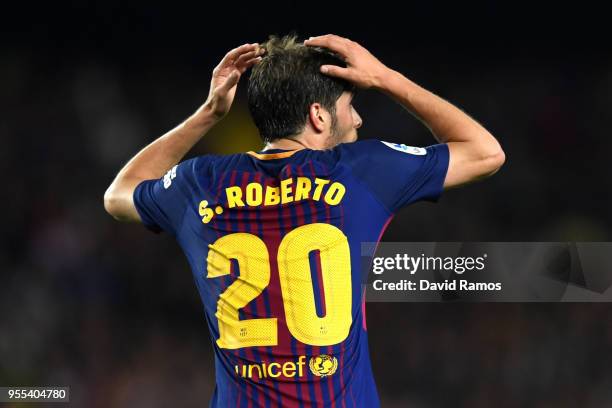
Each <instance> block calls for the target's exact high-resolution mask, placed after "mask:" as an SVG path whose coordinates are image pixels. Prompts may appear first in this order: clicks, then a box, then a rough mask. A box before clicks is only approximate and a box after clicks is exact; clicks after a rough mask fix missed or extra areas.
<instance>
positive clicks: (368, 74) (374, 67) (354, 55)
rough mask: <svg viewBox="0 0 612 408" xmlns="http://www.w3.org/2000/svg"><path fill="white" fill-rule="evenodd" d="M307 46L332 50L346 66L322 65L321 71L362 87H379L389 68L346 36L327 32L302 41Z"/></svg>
mask: <svg viewBox="0 0 612 408" xmlns="http://www.w3.org/2000/svg"><path fill="white" fill-rule="evenodd" d="M304 45H306V46H309V47H325V48H327V49H329V50H332V51H334V52H335V53H336V54H338V55H339V56H340V57H341V58H342V59H344V61H345V62H346V68H343V67H339V66H337V65H322V66H321V72H322V73H324V74H326V75H329V76H333V77H338V78H342V79H345V80H347V81H349V82H352V83H353V84H355V85H356V86H357V87H359V88H362V89H368V88H380V86H381V83H382V81H383V78H384V76H385V74H386V73H387V72H388V71H389V68H388V67H387V66H386V65H385V64H383V63H382V62H380V61H379V60H378V59H377V58H376V57H375V56H373V55H372V54H370V52H369V51H368V50H366V49H365V48H364V47H362V46H361V45H359V44H358V43H356V42H355V41H351V40H349V39H348V38H343V37H339V36H337V35H334V34H327V35H322V36H318V37H310V38H309V39H308V40H306V41H304Z"/></svg>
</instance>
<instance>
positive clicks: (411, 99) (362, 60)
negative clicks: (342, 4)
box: [304, 34, 506, 189]
mask: <svg viewBox="0 0 612 408" xmlns="http://www.w3.org/2000/svg"><path fill="white" fill-rule="evenodd" d="M304 44H305V45H307V46H315V47H317V46H320V47H325V48H328V49H331V50H332V51H334V52H336V53H338V54H339V55H340V56H342V58H343V59H344V61H345V62H346V65H347V66H346V67H339V66H336V65H323V66H322V67H321V72H322V73H324V74H326V75H329V76H333V77H338V78H342V79H345V80H347V81H350V82H352V83H353V84H355V85H356V86H358V87H359V88H363V89H369V88H372V89H376V90H379V91H380V92H382V93H384V94H386V95H388V96H390V97H391V98H393V99H394V100H396V101H397V102H398V103H400V105H402V106H403V107H404V108H406V109H407V110H408V111H409V112H410V113H412V114H413V115H414V116H416V117H417V118H418V119H419V120H421V122H423V123H424V124H425V126H427V127H428V128H429V129H430V130H431V132H432V133H433V135H434V137H435V138H436V139H437V140H438V142H440V143H445V144H446V145H447V146H448V150H449V164H448V169H447V173H446V178H445V180H444V188H446V189H448V188H451V187H458V186H461V185H464V184H467V183H471V182H473V181H477V180H480V179H483V178H486V177H489V176H491V175H493V174H494V173H495V172H497V171H498V170H499V168H500V167H501V166H502V165H503V164H504V161H505V159H506V156H505V153H504V151H503V150H502V148H501V146H500V144H499V142H498V141H497V139H496V138H495V137H494V136H493V135H492V134H491V133H489V131H488V130H487V129H485V128H484V127H483V126H482V125H481V124H480V123H478V122H477V121H476V120H474V119H472V118H471V117H470V116H469V115H467V114H466V113H464V112H463V111H462V110H461V109H459V108H458V107H456V106H454V105H453V104H451V103H450V102H447V101H446V100H444V99H442V98H441V97H439V96H437V95H435V94H434V93H432V92H430V91H428V90H426V89H424V88H422V87H420V86H419V85H417V84H415V83H414V82H412V81H411V80H409V79H408V78H406V77H405V76H404V75H402V74H401V73H399V72H397V71H394V70H392V69H390V68H389V67H387V66H386V65H385V64H383V63H382V62H381V61H379V60H378V59H377V58H376V57H374V56H373V55H372V54H371V53H370V52H369V51H368V50H367V49H365V48H364V47H362V46H361V45H360V44H358V43H356V42H354V41H351V40H349V39H347V38H342V37H339V36H337V35H332V34H328V35H324V36H318V37H311V38H310V39H308V40H306V41H304Z"/></svg>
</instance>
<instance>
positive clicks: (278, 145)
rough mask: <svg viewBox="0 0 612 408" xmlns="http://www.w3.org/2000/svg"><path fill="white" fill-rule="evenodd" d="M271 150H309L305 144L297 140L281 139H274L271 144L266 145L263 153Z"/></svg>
mask: <svg viewBox="0 0 612 408" xmlns="http://www.w3.org/2000/svg"><path fill="white" fill-rule="evenodd" d="M272 149H280V150H301V149H309V147H308V146H306V144H304V143H303V142H301V141H300V140H298V139H293V138H281V139H276V140H274V141H272V142H269V143H267V144H266V145H265V146H264V148H263V151H266V150H272Z"/></svg>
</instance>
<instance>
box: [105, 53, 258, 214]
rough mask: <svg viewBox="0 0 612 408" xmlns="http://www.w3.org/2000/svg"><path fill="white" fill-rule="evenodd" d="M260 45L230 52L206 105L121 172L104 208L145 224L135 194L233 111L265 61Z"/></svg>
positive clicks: (219, 68)
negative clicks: (249, 73)
mask: <svg viewBox="0 0 612 408" xmlns="http://www.w3.org/2000/svg"><path fill="white" fill-rule="evenodd" d="M262 53H263V49H262V48H260V47H259V44H257V43H254V44H244V45H242V46H240V47H237V48H235V49H233V50H231V51H230V52H228V53H227V54H226V55H225V57H224V58H223V59H222V60H221V62H220V63H219V65H217V67H216V68H215V69H214V70H213V74H212V79H211V84H210V91H209V95H208V98H207V100H206V102H204V104H203V105H202V106H201V107H200V108H199V109H198V110H197V111H196V112H195V113H194V114H193V115H191V116H190V117H189V118H188V119H187V120H185V121H184V122H183V123H181V124H180V125H178V126H177V127H175V128H174V129H172V130H170V131H169V132H168V133H166V134H165V135H163V136H161V137H159V138H158V139H157V140H155V141H154V142H152V143H151V144H149V145H148V146H147V147H145V148H144V149H142V150H141V151H140V152H139V153H138V154H136V155H135V156H134V157H133V158H132V159H131V160H130V161H129V162H128V163H127V164H126V165H125V166H124V167H123V168H122V169H121V171H119V173H118V174H117V176H116V177H115V180H114V181H113V182H112V184H111V185H110V186H109V187H108V189H107V190H106V193H105V194H104V208H105V209H106V211H107V212H108V213H109V214H110V215H112V216H113V217H114V218H115V219H117V220H119V221H138V222H140V221H144V220H142V217H141V214H139V213H138V211H137V209H136V206H135V204H134V197H133V195H134V191H135V190H136V188H137V186H138V185H139V184H140V183H142V182H143V181H145V180H154V179H159V178H160V177H162V176H163V175H164V174H165V173H166V172H167V171H169V170H170V169H171V168H172V167H173V166H174V165H176V164H177V163H178V162H179V161H181V160H182V158H183V157H184V156H185V155H186V154H187V153H188V152H189V150H190V149H191V148H192V147H193V146H194V145H195V144H196V143H197V142H198V141H199V140H200V139H201V138H202V137H203V136H204V135H205V134H206V133H207V132H208V131H209V130H210V128H212V127H213V126H214V125H215V124H216V123H217V122H219V121H220V120H221V119H222V118H223V117H224V116H225V115H226V114H227V113H228V112H229V110H230V108H231V106H232V103H233V100H234V96H235V94H236V87H237V85H238V81H239V80H240V77H241V75H242V74H243V73H244V72H245V71H246V70H247V69H248V68H250V67H251V66H253V65H254V64H256V63H258V62H259V61H261V54H262Z"/></svg>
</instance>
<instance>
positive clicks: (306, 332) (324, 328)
mask: <svg viewBox="0 0 612 408" xmlns="http://www.w3.org/2000/svg"><path fill="white" fill-rule="evenodd" d="M315 250H318V251H319V255H320V260H321V275H322V281H323V292H324V293H325V305H326V307H325V309H326V313H325V316H323V317H319V316H318V315H317V312H316V307H315V298H314V290H313V284H312V277H311V276H312V275H311V270H310V261H309V254H310V253H311V252H312V251H315ZM231 259H235V260H236V261H237V262H238V266H239V269H240V276H239V277H238V278H237V279H236V280H235V281H234V282H233V283H232V284H231V285H230V286H228V288H227V289H226V290H225V291H224V292H223V293H222V294H221V295H220V296H219V301H218V302H217V313H216V314H215V316H216V317H217V319H218V322H219V339H218V340H217V344H218V345H219V347H221V348H227V349H237V348H242V347H251V346H275V345H277V344H278V333H277V326H278V323H277V320H276V318H274V317H272V318H263V319H247V320H240V318H239V315H238V310H239V309H241V308H243V307H245V306H246V305H247V304H248V303H249V302H251V301H252V300H253V299H255V298H256V297H257V296H259V295H260V294H261V292H262V291H263V290H264V289H265V288H266V287H267V286H268V284H269V283H270V258H269V251H268V248H267V247H266V244H265V243H264V242H263V241H262V240H261V239H260V238H259V237H258V236H256V235H253V234H248V233H242V232H240V233H234V234H229V235H226V236H224V237H221V238H219V239H218V240H217V241H215V243H214V244H212V245H210V251H209V252H208V259H207V264H208V265H207V266H208V275H207V277H208V278H216V277H219V276H224V275H228V274H229V273H230V267H231ZM277 262H278V274H279V280H280V287H281V292H282V297H283V305H284V308H285V319H286V321H287V327H288V328H289V331H290V332H291V334H292V335H293V337H295V338H296V339H297V340H299V341H301V342H302V343H305V344H309V345H314V346H328V345H332V344H337V343H340V342H341V341H343V340H344V339H346V337H347V336H348V333H349V329H350V327H351V323H352V320H353V318H352V314H351V304H352V299H351V293H352V292H351V268H350V265H351V259H350V250H349V244H348V240H347V238H346V236H345V235H344V234H343V233H342V231H341V230H340V229H338V228H336V227H335V226H333V225H330V224H323V223H315V224H308V225H303V226H301V227H298V228H296V229H294V230H293V231H291V232H290V233H288V234H287V235H285V237H284V238H283V240H282V241H281V243H280V245H279V247H278V254H277Z"/></svg>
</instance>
